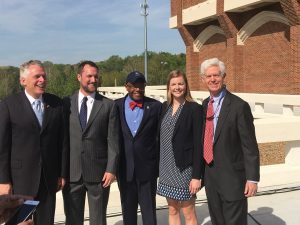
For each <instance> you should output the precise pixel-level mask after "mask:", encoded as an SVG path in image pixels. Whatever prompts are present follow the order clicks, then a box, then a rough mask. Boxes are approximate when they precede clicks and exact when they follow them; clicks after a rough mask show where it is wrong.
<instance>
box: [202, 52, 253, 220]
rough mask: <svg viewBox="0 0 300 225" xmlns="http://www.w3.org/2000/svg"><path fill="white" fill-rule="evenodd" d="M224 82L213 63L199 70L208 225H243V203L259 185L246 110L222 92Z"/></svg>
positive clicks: (219, 63)
mask: <svg viewBox="0 0 300 225" xmlns="http://www.w3.org/2000/svg"><path fill="white" fill-rule="evenodd" d="M225 77H226V73H225V65H224V63H223V62H222V61H220V60H219V59H217V58H212V59H208V60H205V61H204V62H203V63H202V64H201V78H202V82H203V84H204V85H205V86H206V87H207V89H208V91H209V93H210V97H209V98H207V99H205V100H204V101H203V107H204V112H205V115H206V117H205V121H204V122H205V127H204V140H203V142H204V144H203V149H204V152H203V156H204V160H205V162H206V165H205V176H204V183H205V191H206V195H207V200H208V208H209V213H210V217H211V221H212V224H213V225H246V224H247V209H248V205H247V198H248V197H251V196H253V195H255V194H256V191H257V183H258V181H259V152H258V146H257V142H256V137H255V129H254V124H253V116H252V113H251V109H250V106H249V104H248V103H247V102H245V101H244V100H242V99H241V98H239V97H237V96H236V95H234V94H231V93H230V92H229V91H228V90H227V89H226V86H225Z"/></svg>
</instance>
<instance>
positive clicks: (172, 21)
mask: <svg viewBox="0 0 300 225" xmlns="http://www.w3.org/2000/svg"><path fill="white" fill-rule="evenodd" d="M169 28H170V29H175V28H177V16H173V17H171V18H169Z"/></svg>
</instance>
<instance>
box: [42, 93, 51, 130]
mask: <svg viewBox="0 0 300 225" xmlns="http://www.w3.org/2000/svg"><path fill="white" fill-rule="evenodd" d="M43 102H44V103H43V104H44V115H43V124H42V127H41V133H42V132H43V130H44V129H45V128H46V127H47V124H48V122H49V120H50V116H51V114H50V113H49V111H50V110H51V109H50V105H49V104H48V99H47V96H46V95H43Z"/></svg>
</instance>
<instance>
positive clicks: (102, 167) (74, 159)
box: [63, 91, 119, 182]
mask: <svg viewBox="0 0 300 225" xmlns="http://www.w3.org/2000/svg"><path fill="white" fill-rule="evenodd" d="M64 111H65V117H66V127H67V128H68V129H66V130H67V133H66V136H67V137H69V140H67V141H66V142H65V143H64V149H65V153H66V155H65V156H64V162H65V164H64V167H63V174H64V176H65V177H67V178H69V180H70V181H71V182H76V181H79V179H80V178H81V176H82V178H83V180H84V181H86V182H101V181H102V178H103V175H104V172H110V173H113V174H116V172H117V167H118V160H119V137H118V135H119V118H118V116H117V114H116V111H115V106H114V101H112V100H110V99H108V98H106V97H104V96H102V95H100V94H98V93H96V96H95V101H94V104H93V108H92V111H91V114H90V117H89V120H88V121H87V126H86V128H85V130H83V131H82V129H81V126H80V122H79V110H78V91H77V92H76V93H75V94H73V95H72V96H71V97H67V98H64Z"/></svg>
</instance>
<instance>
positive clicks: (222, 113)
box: [214, 92, 231, 143]
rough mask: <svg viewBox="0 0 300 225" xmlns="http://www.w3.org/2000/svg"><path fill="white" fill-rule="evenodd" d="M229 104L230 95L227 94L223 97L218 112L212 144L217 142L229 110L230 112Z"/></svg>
mask: <svg viewBox="0 0 300 225" xmlns="http://www.w3.org/2000/svg"><path fill="white" fill-rule="evenodd" d="M230 104H231V98H230V93H229V92H227V93H226V95H225V97H224V100H223V103H222V107H221V111H220V114H219V118H218V123H217V126H216V131H215V136H214V143H216V142H217V140H218V138H219V136H220V133H221V130H222V126H223V124H224V122H225V121H226V118H227V116H228V113H229V110H230Z"/></svg>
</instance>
